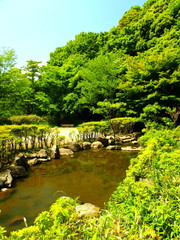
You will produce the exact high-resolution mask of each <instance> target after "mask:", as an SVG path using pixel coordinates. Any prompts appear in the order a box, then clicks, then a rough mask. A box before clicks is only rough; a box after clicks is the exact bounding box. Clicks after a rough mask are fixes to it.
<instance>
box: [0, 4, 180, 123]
mask: <svg viewBox="0 0 180 240" xmlns="http://www.w3.org/2000/svg"><path fill="white" fill-rule="evenodd" d="M179 9H180V3H179V1H178V0H166V1H164V0H156V1H154V0H148V1H147V2H146V3H145V4H144V6H143V7H142V8H141V7H138V6H134V7H132V8H131V9H130V10H129V11H128V12H126V13H125V14H124V16H123V17H122V18H121V19H120V21H119V23H118V25H117V26H116V27H113V28H112V29H111V30H110V31H109V32H101V33H92V32H89V33H84V32H82V33H80V34H78V35H77V36H75V39H74V40H71V41H69V42H68V43H67V44H66V45H65V46H63V47H58V48H56V50H55V51H54V52H53V53H51V54H50V60H49V62H48V64H47V65H46V66H43V67H40V62H36V61H33V60H29V61H27V66H25V67H24V68H23V69H17V68H14V64H15V59H16V56H15V53H14V51H13V50H11V49H4V50H2V51H1V53H0V121H1V123H4V122H6V121H7V118H8V117H10V116H13V115H21V114H22V115H25V114H37V115H40V116H48V117H49V121H50V122H52V123H54V124H60V123H62V122H64V123H81V122H83V121H87V120H88V121H94V120H95V121H96V120H100V119H103V118H104V117H105V118H114V117H123V116H126V117H127V116H130V117H134V116H135V117H139V116H141V118H142V119H144V120H153V121H155V122H158V123H163V124H165V123H167V122H169V120H168V119H171V120H173V121H174V122H175V123H177V118H178V116H179V111H180V110H179V103H180V97H179V92H180V82H179V79H180V69H179V62H180V57H179V56H180V47H179V45H180V39H179V36H180V30H179V26H180V15H179ZM178 122H180V120H178Z"/></svg>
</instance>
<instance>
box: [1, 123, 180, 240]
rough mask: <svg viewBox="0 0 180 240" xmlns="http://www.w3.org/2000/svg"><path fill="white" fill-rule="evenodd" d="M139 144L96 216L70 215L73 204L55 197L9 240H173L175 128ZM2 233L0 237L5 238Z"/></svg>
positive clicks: (177, 174)
mask: <svg viewBox="0 0 180 240" xmlns="http://www.w3.org/2000/svg"><path fill="white" fill-rule="evenodd" d="M141 144H142V146H143V147H144V148H143V149H142V151H141V153H140V154H139V155H138V157H137V158H135V159H132V160H131V165H130V168H129V170H128V171H127V177H126V179H125V180H124V182H123V183H121V184H120V185H119V186H118V188H117V190H116V191H115V192H114V193H113V194H112V197H111V199H110V201H109V202H108V203H107V206H106V210H102V212H101V215H100V216H96V217H93V218H91V217H81V218H80V217H78V214H77V212H76V211H75V206H76V205H78V204H79V203H78V202H76V201H75V200H73V199H70V198H60V199H58V200H57V201H56V202H55V203H54V204H53V205H52V206H51V207H50V210H49V211H44V212H42V213H40V214H39V216H38V217H37V218H36V219H35V221H34V224H33V225H32V226H29V227H26V228H24V229H22V230H18V231H15V232H12V233H11V234H10V239H12V240H13V239H17V240H20V239H22V240H25V239H32V240H35V239H38V240H41V239H42V240H43V239H82V240H84V239H94V240H95V239H124V240H126V239H132V240H133V239H134V240H137V239H148V240H150V239H158V240H164V239H167V240H172V239H178V237H179V236H180V213H179V197H180V195H179V186H180V182H179V180H180V164H179V161H178V160H179V155H180V150H179V149H180V127H178V128H176V129H174V130H166V129H161V130H153V129H152V130H150V131H148V132H147V133H145V135H144V136H143V137H141ZM3 231H4V230H3V228H1V229H0V236H1V239H9V238H8V237H5V236H4V235H3Z"/></svg>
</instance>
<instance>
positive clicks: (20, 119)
mask: <svg viewBox="0 0 180 240" xmlns="http://www.w3.org/2000/svg"><path fill="white" fill-rule="evenodd" d="M9 121H10V122H11V124H18V125H21V124H42V123H45V119H44V118H42V117H39V116H37V115H19V116H11V117H9Z"/></svg>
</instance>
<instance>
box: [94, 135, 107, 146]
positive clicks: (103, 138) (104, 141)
mask: <svg viewBox="0 0 180 240" xmlns="http://www.w3.org/2000/svg"><path fill="white" fill-rule="evenodd" d="M96 141H99V142H101V143H102V144H103V145H104V147H107V146H108V139H107V138H106V137H104V136H102V135H101V136H98V137H97V138H96Z"/></svg>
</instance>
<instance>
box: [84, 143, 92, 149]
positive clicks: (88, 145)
mask: <svg viewBox="0 0 180 240" xmlns="http://www.w3.org/2000/svg"><path fill="white" fill-rule="evenodd" d="M90 148H91V143H90V142H83V149H84V150H88V149H90Z"/></svg>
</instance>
